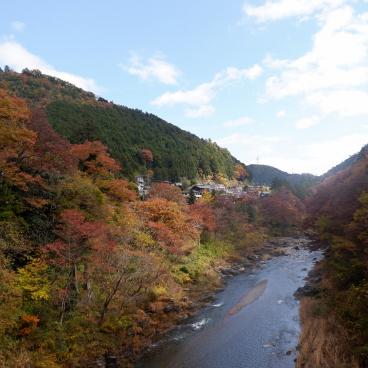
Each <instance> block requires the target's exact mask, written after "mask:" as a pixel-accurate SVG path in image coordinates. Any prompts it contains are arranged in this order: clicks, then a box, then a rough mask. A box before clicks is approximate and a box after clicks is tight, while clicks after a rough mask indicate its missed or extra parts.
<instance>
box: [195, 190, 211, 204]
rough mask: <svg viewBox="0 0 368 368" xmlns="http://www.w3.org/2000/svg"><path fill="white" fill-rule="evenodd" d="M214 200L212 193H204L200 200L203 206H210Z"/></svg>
mask: <svg viewBox="0 0 368 368" xmlns="http://www.w3.org/2000/svg"><path fill="white" fill-rule="evenodd" d="M213 200H214V196H213V194H212V193H210V192H204V193H203V194H202V197H201V198H200V199H199V200H198V202H199V203H203V204H209V203H211V202H213Z"/></svg>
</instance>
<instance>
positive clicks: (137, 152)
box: [0, 68, 239, 180]
mask: <svg viewBox="0 0 368 368" xmlns="http://www.w3.org/2000/svg"><path fill="white" fill-rule="evenodd" d="M0 87H1V88H4V89H6V90H8V91H10V92H11V93H14V94H15V95H16V96H18V97H22V98H26V99H27V100H28V102H29V104H30V106H32V107H42V108H45V109H46V112H47V116H48V119H49V122H50V123H51V125H52V126H53V128H54V129H55V130H56V131H57V132H58V133H59V134H60V135H62V136H63V137H65V138H67V139H68V140H70V142H72V143H83V142H84V141H85V140H96V139H98V140H100V141H101V142H103V143H104V144H105V145H106V146H108V148H109V150H110V152H111V155H112V156H113V157H114V158H115V159H117V160H118V161H119V162H120V163H121V165H122V167H123V173H124V175H126V176H128V177H130V178H132V177H133V176H134V175H137V174H146V173H147V170H152V171H153V175H154V177H155V178H156V179H162V180H179V179H180V178H182V177H186V178H188V179H195V178H197V177H198V178H199V177H200V178H204V177H214V178H216V177H225V178H232V177H233V173H234V165H236V164H238V163H239V162H238V161H237V160H236V159H235V158H234V157H232V156H231V154H230V153H229V152H228V151H227V150H226V149H223V148H220V147H219V146H217V145H216V144H215V143H213V142H211V141H209V140H204V139H200V138H198V137H196V136H195V135H193V134H191V133H188V132H186V131H184V130H182V129H179V128H178V127H176V126H174V125H172V124H170V123H167V122H166V121H164V120H162V119H160V118H158V117H157V116H155V115H153V114H149V113H144V112H142V111H140V110H136V109H131V108H128V107H124V106H119V105H116V104H113V103H112V102H108V101H106V100H104V99H103V98H97V97H95V96H94V94H93V93H90V92H85V91H83V90H82V89H80V88H77V87H75V86H73V85H71V84H70V83H67V82H64V81H61V80H59V79H57V78H54V77H50V76H47V75H43V74H41V73H40V72H39V71H29V70H24V71H23V73H16V72H13V71H10V70H9V69H8V68H7V69H6V70H5V71H0ZM142 150H149V151H151V152H152V154H153V160H152V161H150V162H147V161H146V160H145V159H144V157H142Z"/></svg>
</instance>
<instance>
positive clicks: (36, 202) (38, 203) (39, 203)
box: [25, 198, 49, 208]
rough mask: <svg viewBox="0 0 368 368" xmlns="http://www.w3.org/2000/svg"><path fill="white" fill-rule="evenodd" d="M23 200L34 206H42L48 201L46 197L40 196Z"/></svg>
mask: <svg viewBox="0 0 368 368" xmlns="http://www.w3.org/2000/svg"><path fill="white" fill-rule="evenodd" d="M25 201H26V202H27V203H28V204H30V205H31V206H32V207H35V208H42V207H43V206H46V205H47V204H48V203H49V201H48V200H47V199H42V198H25Z"/></svg>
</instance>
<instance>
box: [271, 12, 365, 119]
mask: <svg viewBox="0 0 368 368" xmlns="http://www.w3.org/2000/svg"><path fill="white" fill-rule="evenodd" d="M366 15H368V13H364V14H354V11H353V9H352V8H351V7H350V6H343V7H340V8H338V9H335V10H333V11H330V12H326V13H323V14H321V15H319V17H318V19H319V22H320V23H321V28H320V30H319V31H318V32H317V33H316V34H315V35H314V37H313V46H312V49H311V50H310V51H308V52H306V53H305V54H304V55H302V56H301V57H299V58H297V59H291V60H274V59H272V58H271V57H267V58H266V59H265V61H264V63H265V65H266V66H267V65H268V66H270V68H272V69H273V70H279V72H278V73H277V74H274V75H272V76H271V77H269V78H268V79H267V81H266V95H265V98H266V99H281V98H285V97H290V96H299V97H302V98H303V100H304V101H305V102H306V103H308V104H310V105H312V106H313V107H316V108H317V109H319V110H320V112H321V113H322V114H329V113H337V114H340V115H341V116H353V115H362V114H367V109H368V108H367V90H366V86H367V84H368V22H367V20H366V19H365V18H366Z"/></svg>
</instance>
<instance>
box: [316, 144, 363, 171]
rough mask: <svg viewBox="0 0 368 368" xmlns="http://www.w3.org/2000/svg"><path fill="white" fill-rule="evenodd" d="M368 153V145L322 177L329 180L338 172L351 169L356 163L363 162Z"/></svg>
mask: <svg viewBox="0 0 368 368" xmlns="http://www.w3.org/2000/svg"><path fill="white" fill-rule="evenodd" d="M367 152H368V144H367V145H365V146H364V147H363V148H362V149H361V150H360V151H359V152H358V153H356V154H354V155H352V156H350V157H349V158H347V159H346V160H344V161H343V162H341V163H340V164H338V165H336V166H334V167H333V168H331V169H330V170H328V171H327V172H326V173H325V174H323V175H322V177H323V178H327V177H329V176H332V175H335V174H337V173H338V172H340V171H342V170H345V169H347V168H349V167H351V166H352V165H353V164H354V163H355V162H357V161H359V160H361V159H362V158H364V155H365V154H366V153H367Z"/></svg>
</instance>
